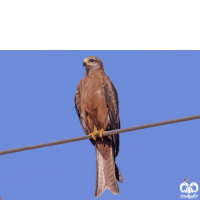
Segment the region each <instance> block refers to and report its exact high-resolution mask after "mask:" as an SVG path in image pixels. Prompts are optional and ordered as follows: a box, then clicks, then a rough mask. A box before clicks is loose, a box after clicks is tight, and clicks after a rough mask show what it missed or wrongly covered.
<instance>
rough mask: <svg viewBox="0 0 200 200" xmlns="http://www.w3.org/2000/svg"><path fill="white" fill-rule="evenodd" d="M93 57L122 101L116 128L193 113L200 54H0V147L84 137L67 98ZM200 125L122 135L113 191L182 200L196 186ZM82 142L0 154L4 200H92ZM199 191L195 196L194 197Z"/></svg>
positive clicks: (91, 160) (91, 164)
mask: <svg viewBox="0 0 200 200" xmlns="http://www.w3.org/2000/svg"><path fill="white" fill-rule="evenodd" d="M90 55H94V56H97V57H99V58H100V59H101V60H102V61H103V63H104V70H105V72H106V74H107V75H108V76H109V77H110V79H111V81H112V82H113V83H114V85H115V87H116V89H117V91H118V95H119V110H120V120H121V127H122V128H125V127H130V126H135V125H141V124H145V123H151V122H157V121H163V120H168V119H174V118H179V117H185V116H190V115H196V114H200V106H199V102H200V90H199V86H200V76H199V74H200V59H199V58H200V51H0V95H1V97H0V137H1V139H0V150H5V149H10V148H15V147H21V146H28V145H34V144H40V143H45V142H50V141H55V140H61V139H66V138H71V137H77V136H81V135H84V132H83V131H82V128H81V125H80V123H79V120H78V117H77V115H76V112H75V109H74V95H75V90H76V87H77V84H78V82H79V80H80V79H81V78H82V77H83V76H84V68H83V67H82V60H83V59H84V58H85V57H87V56H90ZM199 141H200V120H193V121H188V122H182V123H177V124H172V125H166V126H160V127H155V128H149V129H144V130H138V131H135V132H128V133H123V134H121V135H120V152H119V156H118V157H117V159H116V162H117V165H118V167H119V168H120V171H121V172H122V175H123V177H124V183H123V184H121V183H119V189H120V194H119V195H113V194H111V193H110V192H109V191H108V190H106V191H105V192H104V193H103V194H102V195H101V196H100V197H99V199H109V200H111V199H115V200H117V199H122V198H124V199H137V200H144V199H163V200H165V199H166V200H168V199H181V198H180V195H181V192H180V189H179V187H180V184H181V183H182V182H183V179H184V178H189V181H188V183H190V182H196V183H198V184H200V173H199V171H200V160H199V153H200V145H199ZM95 164H96V163H95V150H94V147H93V145H92V144H91V143H90V141H89V140H85V141H79V142H74V143H69V144H62V145H57V146H52V147H46V148H40V149H35V150H29V151H24V152H18V153H13V154H8V155H2V156H0V195H1V197H2V200H11V199H20V200H27V199H29V200H33V199H36V198H37V199H39V200H40V199H43V200H47V199H48V200H53V199H60V200H64V199H66V200H68V199H70V200H73V199H94V188H95V173H96V171H95ZM197 194H198V193H197Z"/></svg>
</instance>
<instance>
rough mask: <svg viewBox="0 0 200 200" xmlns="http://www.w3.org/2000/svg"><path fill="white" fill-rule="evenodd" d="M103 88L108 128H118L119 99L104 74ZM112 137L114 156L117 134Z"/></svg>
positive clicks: (116, 147) (117, 147)
mask: <svg viewBox="0 0 200 200" xmlns="http://www.w3.org/2000/svg"><path fill="white" fill-rule="evenodd" d="M103 88H104V94H105V99H106V103H107V108H108V113H109V118H110V126H111V127H110V129H111V130H114V129H120V119H119V100H118V94H117V90H116V89H115V86H114V85H113V84H112V82H111V81H110V79H109V77H108V76H106V75H105V76H104V77H103ZM112 138H113V148H114V153H115V157H116V156H117V155H118V152H119V134H115V135H113V136H112Z"/></svg>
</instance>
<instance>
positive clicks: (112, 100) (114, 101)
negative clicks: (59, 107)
mask: <svg viewBox="0 0 200 200" xmlns="http://www.w3.org/2000/svg"><path fill="white" fill-rule="evenodd" d="M83 66H85V76H84V77H83V79H81V80H80V81H79V84H78V86H77V90H76V94H75V108H76V112H77V114H78V117H79V120H80V123H81V126H82V128H83V130H84V132H85V133H86V134H87V135H88V134H90V133H92V132H94V126H95V127H96V128H97V130H98V131H100V130H102V129H103V130H104V131H108V130H113V129H119V128H120V120H119V108H118V95H117V91H116V89H115V87H114V85H113V84H112V82H111V81H110V79H109V77H108V76H107V75H106V74H105V72H104V70H103V63H102V61H101V60H100V59H99V58H97V57H95V56H89V57H87V58H85V59H84V62H83ZM94 139H95V138H94ZM94 139H91V140H90V141H91V142H92V144H93V145H94V146H95V152H96V184H95V197H99V196H100V195H101V194H102V193H103V192H104V191H105V189H106V188H108V189H109V190H110V191H111V192H112V193H113V194H118V193H119V188H118V184H117V180H118V181H119V182H121V183H122V182H123V177H122V175H121V173H120V171H119V169H118V167H117V165H116V164H115V157H116V156H117V155H118V152H119V134H115V135H112V136H108V137H103V138H96V140H94Z"/></svg>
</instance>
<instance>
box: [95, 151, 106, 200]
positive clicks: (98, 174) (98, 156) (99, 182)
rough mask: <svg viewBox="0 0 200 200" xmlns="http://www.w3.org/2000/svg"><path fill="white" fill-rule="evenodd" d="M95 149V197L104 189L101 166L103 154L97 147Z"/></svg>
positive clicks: (104, 183) (104, 182) (102, 168)
mask: <svg viewBox="0 0 200 200" xmlns="http://www.w3.org/2000/svg"><path fill="white" fill-rule="evenodd" d="M95 151H96V184H95V193H94V196H95V197H99V196H100V195H101V194H102V193H103V192H104V191H105V189H106V181H105V176H104V167H103V159H104V158H103V156H102V155H101V154H100V153H99V151H98V149H97V148H95Z"/></svg>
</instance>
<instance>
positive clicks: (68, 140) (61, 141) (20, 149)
mask: <svg viewBox="0 0 200 200" xmlns="http://www.w3.org/2000/svg"><path fill="white" fill-rule="evenodd" d="M199 118H200V115H194V116H189V117H182V118H178V119H171V120H166V121H161V122H155V123H150V124H144V125H139V126H133V127H129V128H122V129H117V130H112V131H105V132H103V136H108V135H113V134H117V133H124V132H129V131H135V130H139V129H145V128H151V127H155V126H161V125H167V124H173V123H178V122H183V121H189V120H194V119H199ZM91 138H92V137H91V136H87V135H85V136H80V137H75V138H69V139H64V140H58V141H53V142H47V143H43V144H36V145H32V146H25V147H19V148H14V149H7V150H3V151H0V155H4V154H9V153H14V152H19V151H26V150H30V149H37V148H41V147H47V146H53V145H58V144H64V143H69V142H75V141H80V140H87V139H91Z"/></svg>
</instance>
